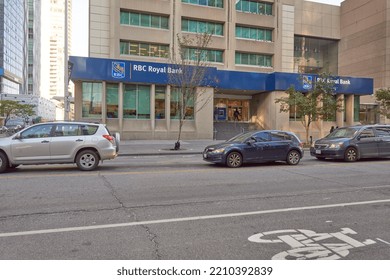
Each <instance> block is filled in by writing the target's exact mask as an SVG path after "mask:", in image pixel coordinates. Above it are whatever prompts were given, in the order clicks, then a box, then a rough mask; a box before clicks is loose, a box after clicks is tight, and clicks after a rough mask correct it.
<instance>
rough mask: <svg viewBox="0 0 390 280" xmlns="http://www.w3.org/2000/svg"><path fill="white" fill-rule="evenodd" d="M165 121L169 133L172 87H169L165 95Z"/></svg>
mask: <svg viewBox="0 0 390 280" xmlns="http://www.w3.org/2000/svg"><path fill="white" fill-rule="evenodd" d="M165 121H166V127H167V132H168V133H169V132H170V130H171V86H169V85H167V92H166V94H165Z"/></svg>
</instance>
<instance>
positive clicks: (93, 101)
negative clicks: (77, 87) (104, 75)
mask: <svg viewBox="0 0 390 280" xmlns="http://www.w3.org/2000/svg"><path fill="white" fill-rule="evenodd" d="M102 89H103V86H102V84H101V83H89V82H83V83H82V117H83V118H101V117H102V96H103V95H102V92H103V90H102Z"/></svg>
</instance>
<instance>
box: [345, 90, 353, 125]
mask: <svg viewBox="0 0 390 280" xmlns="http://www.w3.org/2000/svg"><path fill="white" fill-rule="evenodd" d="M353 103H354V96H353V95H345V113H346V120H345V121H346V125H353V123H354V121H353V105H354V104H353Z"/></svg>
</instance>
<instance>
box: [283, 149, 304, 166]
mask: <svg viewBox="0 0 390 280" xmlns="http://www.w3.org/2000/svg"><path fill="white" fill-rule="evenodd" d="M300 160H301V154H300V153H299V152H297V151H295V150H292V151H290V152H289V153H288V154H287V160H286V161H287V163H288V164H289V165H297V164H298V163H299V161H300Z"/></svg>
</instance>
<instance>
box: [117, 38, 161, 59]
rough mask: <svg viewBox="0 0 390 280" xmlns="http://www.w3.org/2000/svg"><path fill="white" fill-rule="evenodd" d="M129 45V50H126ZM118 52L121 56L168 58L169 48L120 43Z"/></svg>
mask: <svg viewBox="0 0 390 280" xmlns="http://www.w3.org/2000/svg"><path fill="white" fill-rule="evenodd" d="M129 45H130V49H128V46H129ZM120 51H121V54H125V55H137V56H152V57H168V55H169V46H168V45H158V44H146V43H138V42H126V41H121V42H120Z"/></svg>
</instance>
